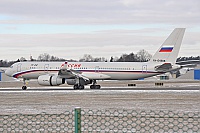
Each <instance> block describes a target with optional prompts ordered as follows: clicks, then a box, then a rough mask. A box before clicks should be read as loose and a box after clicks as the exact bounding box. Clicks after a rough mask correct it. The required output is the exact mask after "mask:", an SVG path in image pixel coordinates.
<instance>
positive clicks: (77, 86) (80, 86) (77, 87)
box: [74, 84, 85, 90]
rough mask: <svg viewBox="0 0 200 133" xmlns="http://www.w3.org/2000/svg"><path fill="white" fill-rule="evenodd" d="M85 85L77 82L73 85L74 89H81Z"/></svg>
mask: <svg viewBox="0 0 200 133" xmlns="http://www.w3.org/2000/svg"><path fill="white" fill-rule="evenodd" d="M84 88H85V87H84V85H78V84H76V85H74V90H79V89H80V90H83V89H84Z"/></svg>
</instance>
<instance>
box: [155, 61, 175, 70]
mask: <svg viewBox="0 0 200 133" xmlns="http://www.w3.org/2000/svg"><path fill="white" fill-rule="evenodd" d="M170 69H172V65H171V63H164V64H162V65H159V66H156V67H155V70H156V71H158V72H166V71H169V70H170Z"/></svg>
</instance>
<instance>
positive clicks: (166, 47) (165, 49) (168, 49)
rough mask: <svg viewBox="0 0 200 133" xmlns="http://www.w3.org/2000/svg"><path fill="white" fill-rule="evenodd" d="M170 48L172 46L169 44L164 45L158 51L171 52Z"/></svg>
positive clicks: (171, 48)
mask: <svg viewBox="0 0 200 133" xmlns="http://www.w3.org/2000/svg"><path fill="white" fill-rule="evenodd" d="M172 50H173V47H171V46H164V47H162V48H161V49H160V51H159V52H172Z"/></svg>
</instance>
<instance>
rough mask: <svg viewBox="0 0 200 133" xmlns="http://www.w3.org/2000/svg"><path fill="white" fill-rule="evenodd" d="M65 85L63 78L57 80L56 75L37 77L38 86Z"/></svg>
mask: <svg viewBox="0 0 200 133" xmlns="http://www.w3.org/2000/svg"><path fill="white" fill-rule="evenodd" d="M64 83H65V79H64V78H59V77H58V76H57V75H41V76H39V77H38V84H39V85H46V86H57V85H61V84H64Z"/></svg>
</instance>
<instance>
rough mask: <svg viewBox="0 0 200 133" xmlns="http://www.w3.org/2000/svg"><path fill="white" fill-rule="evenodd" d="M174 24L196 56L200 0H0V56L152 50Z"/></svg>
mask: <svg viewBox="0 0 200 133" xmlns="http://www.w3.org/2000/svg"><path fill="white" fill-rule="evenodd" d="M174 28H186V33H185V36H184V39H183V42H182V46H181V50H180V53H179V56H200V0H188V1H182V0H0V59H3V60H5V59H7V60H17V59H18V58H20V57H25V58H26V59H29V57H30V55H32V56H33V58H37V57H38V56H39V55H40V54H43V53H48V54H50V55H54V56H57V57H60V58H65V59H77V60H78V59H80V58H81V57H83V55H84V54H91V55H92V56H93V57H106V58H107V59H109V58H110V57H111V56H113V57H115V56H118V57H119V56H120V55H122V54H124V53H127V54H129V53H131V52H133V53H137V52H138V51H139V50H141V49H145V50H147V51H148V52H149V53H150V54H154V53H155V52H156V50H157V49H158V48H159V46H160V45H161V44H162V43H163V42H164V40H165V39H166V38H167V36H168V35H169V34H170V33H171V32H172V30H173V29H174Z"/></svg>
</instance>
